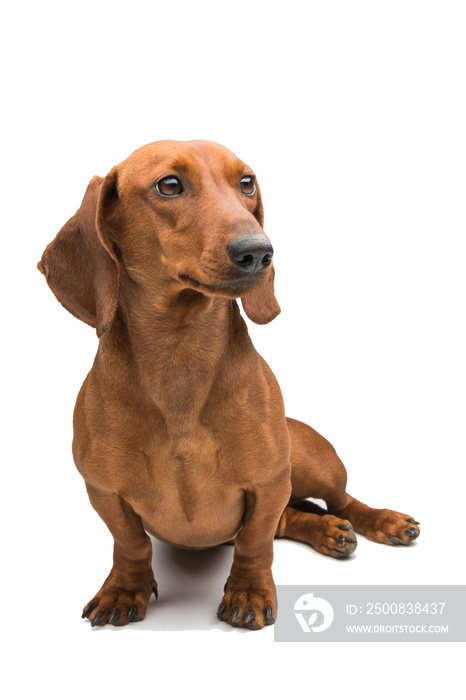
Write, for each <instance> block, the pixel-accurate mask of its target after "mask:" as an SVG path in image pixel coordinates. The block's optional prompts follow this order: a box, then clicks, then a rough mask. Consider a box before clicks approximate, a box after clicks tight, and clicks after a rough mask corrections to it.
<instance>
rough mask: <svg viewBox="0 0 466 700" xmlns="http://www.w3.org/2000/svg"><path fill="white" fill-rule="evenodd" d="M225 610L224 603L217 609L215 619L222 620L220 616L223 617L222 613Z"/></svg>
mask: <svg viewBox="0 0 466 700" xmlns="http://www.w3.org/2000/svg"><path fill="white" fill-rule="evenodd" d="M226 609H227V606H226V604H225V603H222V605H221V606H220V607H219V609H218V610H217V617H218V619H219V620H223V617H222V615H223V613H224V612H225V610H226Z"/></svg>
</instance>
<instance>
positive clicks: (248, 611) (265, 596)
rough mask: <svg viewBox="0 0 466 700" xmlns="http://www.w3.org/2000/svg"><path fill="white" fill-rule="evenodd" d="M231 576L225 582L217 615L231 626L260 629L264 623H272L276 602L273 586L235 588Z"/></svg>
mask: <svg viewBox="0 0 466 700" xmlns="http://www.w3.org/2000/svg"><path fill="white" fill-rule="evenodd" d="M233 585H234V584H232V583H231V577H230V578H229V579H228V581H227V583H226V584H225V595H224V596H223V599H222V602H221V603H220V605H219V607H218V610H217V617H218V619H219V620H222V621H223V622H227V623H228V624H229V625H231V626H232V627H245V628H247V629H250V630H260V629H262V627H264V626H265V625H273V623H274V622H275V618H276V610H277V602H276V595H275V586H274V585H273V584H272V586H270V587H269V586H267V588H263V589H261V588H252V587H249V586H248V587H247V588H246V587H244V588H243V589H241V588H236V587H233Z"/></svg>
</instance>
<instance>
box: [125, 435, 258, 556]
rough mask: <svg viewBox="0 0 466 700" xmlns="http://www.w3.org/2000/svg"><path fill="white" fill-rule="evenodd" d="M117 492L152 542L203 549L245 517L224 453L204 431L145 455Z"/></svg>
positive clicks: (225, 537)
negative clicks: (164, 542) (129, 506)
mask: <svg viewBox="0 0 466 700" xmlns="http://www.w3.org/2000/svg"><path fill="white" fill-rule="evenodd" d="M138 462H139V464H138V468H137V474H136V473H134V472H133V475H132V478H130V479H128V480H127V483H125V485H124V488H123V490H122V495H123V496H124V498H125V500H127V501H129V502H130V503H131V505H132V506H133V508H134V509H135V510H136V512H137V513H138V514H139V515H140V516H141V517H142V519H143V522H144V525H145V527H146V529H147V530H148V531H149V532H150V533H151V534H153V535H154V536H155V537H157V538H159V539H161V540H165V541H167V542H170V543H173V544H178V545H181V546H186V547H190V546H193V547H208V546H213V545H216V544H219V543H221V542H224V541H227V540H229V539H231V538H232V537H234V535H235V534H236V533H237V532H238V530H239V529H240V527H241V524H242V520H243V515H244V492H243V490H242V489H241V488H240V486H239V484H238V483H235V482H236V479H235V478H234V477H233V472H234V470H232V469H231V465H229V463H228V456H227V455H226V454H225V449H224V448H223V447H222V445H221V444H219V443H218V441H216V440H215V439H214V438H213V436H212V435H211V434H210V433H209V432H208V431H206V430H203V429H201V428H198V430H197V432H196V434H187V435H185V436H179V437H177V438H171V439H165V440H161V441H159V442H158V444H157V446H156V447H155V448H154V449H152V450H148V451H147V452H144V454H143V456H142V457H141V458H140V460H138Z"/></svg>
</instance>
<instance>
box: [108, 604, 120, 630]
mask: <svg viewBox="0 0 466 700" xmlns="http://www.w3.org/2000/svg"><path fill="white" fill-rule="evenodd" d="M120 614H121V613H120V611H119V610H118V608H117V609H116V610H114V611H113V612H112V614H111V615H110V617H109V618H108V624H109V625H115V627H120V626H121V620H120Z"/></svg>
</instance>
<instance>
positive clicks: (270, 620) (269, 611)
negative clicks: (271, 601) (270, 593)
mask: <svg viewBox="0 0 466 700" xmlns="http://www.w3.org/2000/svg"><path fill="white" fill-rule="evenodd" d="M264 615H265V624H266V625H273V623H274V619H273V617H272V608H271V607H270V606H269V605H267V607H266V608H264Z"/></svg>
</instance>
